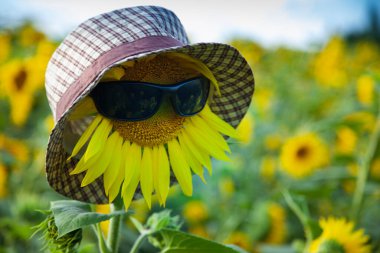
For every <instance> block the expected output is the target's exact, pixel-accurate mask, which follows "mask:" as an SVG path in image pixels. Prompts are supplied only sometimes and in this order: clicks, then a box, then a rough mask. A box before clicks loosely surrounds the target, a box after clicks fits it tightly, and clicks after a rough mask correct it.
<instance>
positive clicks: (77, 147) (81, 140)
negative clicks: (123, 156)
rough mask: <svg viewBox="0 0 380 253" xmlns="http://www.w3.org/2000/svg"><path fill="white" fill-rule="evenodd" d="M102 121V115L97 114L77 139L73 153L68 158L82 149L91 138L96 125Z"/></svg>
mask: <svg viewBox="0 0 380 253" xmlns="http://www.w3.org/2000/svg"><path fill="white" fill-rule="evenodd" d="M100 121H102V116H100V115H98V116H96V117H95V119H94V120H93V121H92V122H91V124H90V125H89V126H88V127H87V129H86V130H85V131H84V132H83V134H82V136H81V137H80V138H79V140H78V141H77V144H75V147H74V149H73V152H72V153H71V156H70V157H69V158H68V159H70V158H71V157H73V156H75V155H76V154H78V152H79V150H81V148H82V147H83V145H84V144H85V143H86V142H87V140H88V139H89V138H90V136H91V135H92V133H93V132H94V130H95V129H96V127H97V126H98V125H99V123H100Z"/></svg>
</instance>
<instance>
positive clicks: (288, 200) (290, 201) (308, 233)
mask: <svg viewBox="0 0 380 253" xmlns="http://www.w3.org/2000/svg"><path fill="white" fill-rule="evenodd" d="M283 195H284V198H285V201H286V203H287V204H288V206H289V207H290V209H291V210H292V211H293V212H294V213H295V215H296V216H297V217H298V219H299V220H300V221H301V223H302V226H303V229H304V231H305V237H306V245H305V250H304V252H307V251H308V250H309V246H310V244H311V242H312V241H313V232H312V229H311V227H310V225H309V223H308V219H307V217H306V215H305V214H304V213H303V212H302V210H301V208H300V207H299V206H298V205H297V204H296V202H295V201H294V199H293V198H292V196H291V195H290V193H289V191H287V190H285V191H284V192H283Z"/></svg>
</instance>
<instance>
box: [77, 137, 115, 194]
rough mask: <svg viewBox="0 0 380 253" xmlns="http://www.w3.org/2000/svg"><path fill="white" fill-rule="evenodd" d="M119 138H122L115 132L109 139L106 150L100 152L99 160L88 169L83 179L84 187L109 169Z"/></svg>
mask: <svg viewBox="0 0 380 253" xmlns="http://www.w3.org/2000/svg"><path fill="white" fill-rule="evenodd" d="M118 138H120V135H119V134H118V133H117V132H114V133H113V134H112V135H111V136H110V137H109V138H108V139H107V141H106V144H105V147H104V150H103V151H102V153H101V154H100V157H99V162H98V163H96V164H95V165H94V166H92V167H90V168H89V169H88V170H87V173H86V176H85V177H84V178H83V180H82V184H81V186H82V187H83V186H86V185H88V184H90V183H92V182H93V181H94V180H95V179H97V178H98V177H100V176H101V175H102V174H103V173H104V171H105V170H106V169H107V167H108V165H109V164H110V162H111V157H112V156H113V155H114V149H115V144H116V142H117V140H118Z"/></svg>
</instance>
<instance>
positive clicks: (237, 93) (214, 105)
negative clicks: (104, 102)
mask: <svg viewBox="0 0 380 253" xmlns="http://www.w3.org/2000/svg"><path fill="white" fill-rule="evenodd" d="M165 52H176V53H183V54H186V55H188V56H190V57H193V58H194V59H196V60H199V61H201V62H203V63H204V64H205V65H206V66H207V67H208V68H209V70H210V71H211V72H212V73H213V75H214V77H215V79H216V80H217V81H218V84H219V89H220V96H213V98H212V100H211V101H210V102H211V103H210V104H209V106H210V108H211V110H212V111H213V112H214V113H216V114H217V115H218V116H219V117H221V118H222V119H223V120H224V121H226V122H228V123H229V124H230V125H231V126H233V127H237V126H238V124H239V122H240V121H241V119H242V118H243V117H244V115H245V114H246V112H247V110H248V107H249V105H250V103H251V99H252V95H253V92H254V77H253V73H252V70H251V68H250V66H249V65H248V63H247V61H246V60H245V59H244V57H243V56H242V55H241V54H240V53H239V51H238V50H236V49H235V48H233V47H231V46H229V45H226V44H221V43H198V44H192V45H185V46H176V47H169V48H164V49H159V50H156V51H151V52H145V53H140V54H138V55H133V56H128V57H125V58H123V59H122V60H118V61H116V62H113V63H111V64H109V65H108V66H106V67H105V68H103V69H102V70H101V71H100V72H99V73H97V77H96V78H95V79H94V80H93V81H92V82H91V83H89V84H88V85H87V86H86V89H85V90H84V91H83V92H82V93H81V94H79V95H78V96H77V97H76V98H75V100H74V102H73V103H72V104H71V106H69V107H68V108H67V110H66V111H65V112H64V113H63V114H62V116H61V117H60V119H59V120H58V122H57V123H56V125H55V127H54V129H53V130H52V133H51V135H50V138H49V143H48V147H47V154H46V173H47V179H48V182H49V184H50V186H51V187H52V188H53V189H55V190H56V191H57V192H58V193H60V194H62V195H64V196H66V197H69V198H71V199H75V200H79V201H84V202H89V203H93V204H105V203H108V197H107V196H106V194H105V192H104V188H103V179H102V177H99V178H98V179H97V180H95V181H94V182H93V183H91V184H89V185H87V186H85V187H81V182H82V179H83V177H84V175H85V173H81V174H77V175H70V174H69V173H70V171H72V170H73V169H74V168H75V166H76V164H77V163H78V159H76V158H72V159H70V160H69V161H68V160H67V159H68V157H69V156H70V154H69V153H67V151H66V150H65V148H64V144H63V137H64V129H65V127H66V126H67V123H68V116H69V115H70V112H72V110H73V109H74V108H75V107H76V105H77V104H78V103H79V102H80V101H81V100H82V99H83V98H85V97H86V96H87V95H88V94H89V93H90V91H91V90H92V89H93V88H94V87H95V86H96V84H97V83H98V81H99V79H100V78H101V76H102V75H103V74H104V73H105V72H106V71H107V70H109V69H110V68H112V67H113V66H115V65H118V64H120V63H122V62H127V61H133V60H136V59H139V58H143V57H147V56H151V55H157V54H161V53H165ZM139 193H140V190H139V188H138V189H137V191H136V194H135V197H138V196H139Z"/></svg>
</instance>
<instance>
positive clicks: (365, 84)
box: [356, 75, 375, 105]
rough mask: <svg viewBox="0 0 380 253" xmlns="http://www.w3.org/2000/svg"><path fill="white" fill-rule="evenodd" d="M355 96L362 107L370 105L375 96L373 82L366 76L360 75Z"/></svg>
mask: <svg viewBox="0 0 380 253" xmlns="http://www.w3.org/2000/svg"><path fill="white" fill-rule="evenodd" d="M356 95H357V97H358V101H359V102H360V103H361V104H362V105H371V104H372V101H373V98H374V95H375V80H373V78H371V76H368V75H362V76H360V77H359V79H358V80H357V82H356Z"/></svg>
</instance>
